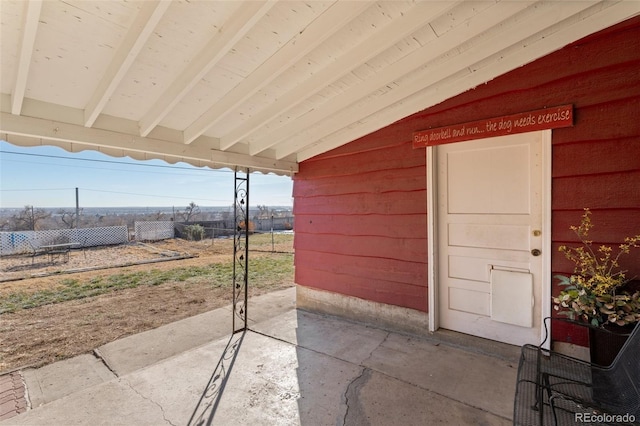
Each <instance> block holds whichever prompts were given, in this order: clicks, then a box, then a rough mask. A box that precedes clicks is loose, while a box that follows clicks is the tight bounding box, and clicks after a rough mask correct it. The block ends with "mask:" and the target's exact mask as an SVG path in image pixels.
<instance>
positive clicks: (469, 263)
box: [449, 256, 490, 282]
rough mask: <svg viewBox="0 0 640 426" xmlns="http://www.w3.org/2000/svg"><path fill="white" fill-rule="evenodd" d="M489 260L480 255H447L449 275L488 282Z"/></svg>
mask: <svg viewBox="0 0 640 426" xmlns="http://www.w3.org/2000/svg"><path fill="white" fill-rule="evenodd" d="M489 270H490V267H489V260H488V259H482V258H480V257H469V256H449V277H450V278H461V279H465V280H472V281H484V282H489Z"/></svg>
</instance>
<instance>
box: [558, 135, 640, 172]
mask: <svg viewBox="0 0 640 426" xmlns="http://www.w3.org/2000/svg"><path fill="white" fill-rule="evenodd" d="M633 152H636V153H638V155H629V153H633ZM594 159H597V161H593V160H594ZM552 167H553V172H552V174H553V177H567V176H580V175H589V174H601V173H613V172H624V171H633V170H640V137H633V138H626V139H610V140H603V141H597V142H584V143H572V144H557V145H554V147H553V165H552Z"/></svg>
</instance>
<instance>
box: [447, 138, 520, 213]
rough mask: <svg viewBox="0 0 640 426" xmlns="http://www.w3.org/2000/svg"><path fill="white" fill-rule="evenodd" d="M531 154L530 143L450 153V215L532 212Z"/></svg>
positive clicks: (448, 161)
mask: <svg viewBox="0 0 640 426" xmlns="http://www.w3.org/2000/svg"><path fill="white" fill-rule="evenodd" d="M529 155H530V153H529V145H527V144H522V145H514V146H498V147H492V148H488V149H479V150H469V151H463V152H452V153H449V154H448V156H447V167H448V177H449V182H448V186H449V200H448V201H449V213H491V214H498V213H503V214H526V213H529V210H530V205H529V200H530V196H529V193H528V192H526V191H522V188H528V187H529V179H530V165H529V158H530V157H529Z"/></svg>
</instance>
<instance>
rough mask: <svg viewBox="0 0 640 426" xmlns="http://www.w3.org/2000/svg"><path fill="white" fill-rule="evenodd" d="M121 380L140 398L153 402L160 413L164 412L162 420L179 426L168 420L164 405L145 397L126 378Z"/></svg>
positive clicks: (173, 425)
mask: <svg viewBox="0 0 640 426" xmlns="http://www.w3.org/2000/svg"><path fill="white" fill-rule="evenodd" d="M119 380H120V381H121V382H123V383H125V384H126V385H127V386H129V389H131V390H132V391H134V392H135V393H137V394H138V395H140V397H141V398H142V399H144V400H146V401H149V402H151V403H152V404H154V405H156V406H157V407H158V408H159V409H160V411H161V412H162V418H163V419H164V421H165V422H167V423H168V424H170V425H171V426H178V425H176V424H174V423H172V422H171V420H169V419H168V418H167V415H166V413H165V412H164V408H163V407H162V405H160V404H159V403H158V402H156V401H154V400H153V399H151V398H149V397H147V396H145V395H143V394H142V393H141V392H140V391H138V389H136V388H134V387H133V385H132V384H131V383H129V381H128V380H126V379H124V378H119Z"/></svg>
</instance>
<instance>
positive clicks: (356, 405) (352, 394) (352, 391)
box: [342, 367, 373, 426]
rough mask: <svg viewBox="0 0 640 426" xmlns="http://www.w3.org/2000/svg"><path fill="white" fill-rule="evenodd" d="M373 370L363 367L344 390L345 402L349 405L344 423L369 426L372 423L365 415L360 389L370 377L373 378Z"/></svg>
mask: <svg viewBox="0 0 640 426" xmlns="http://www.w3.org/2000/svg"><path fill="white" fill-rule="evenodd" d="M372 373H373V371H372V370H371V369H369V368H367V367H363V368H362V371H361V372H360V375H358V377H356V378H354V379H353V380H352V381H351V383H349V385H348V386H347V389H346V390H345V392H344V399H345V404H346V406H347V410H346V411H345V413H344V418H343V420H342V425H343V426H346V425H348V424H357V425H361V426H369V425H370V423H369V421H368V420H367V419H366V417H365V413H364V409H363V406H362V403H361V401H360V398H359V396H360V391H361V390H362V388H363V386H364V385H365V384H367V382H368V381H369V379H370V378H371V374H372ZM350 416H351V417H353V420H349V417H350Z"/></svg>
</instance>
